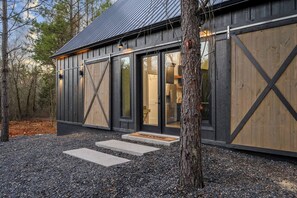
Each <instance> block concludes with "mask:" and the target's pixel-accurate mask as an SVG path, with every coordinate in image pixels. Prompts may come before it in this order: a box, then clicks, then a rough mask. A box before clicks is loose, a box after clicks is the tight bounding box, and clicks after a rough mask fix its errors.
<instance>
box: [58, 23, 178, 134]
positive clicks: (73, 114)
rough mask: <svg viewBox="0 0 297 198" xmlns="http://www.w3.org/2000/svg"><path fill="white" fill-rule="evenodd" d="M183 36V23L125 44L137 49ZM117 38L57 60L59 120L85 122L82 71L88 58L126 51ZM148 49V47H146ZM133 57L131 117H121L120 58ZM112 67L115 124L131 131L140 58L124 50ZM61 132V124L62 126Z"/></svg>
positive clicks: (133, 125)
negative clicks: (136, 76)
mask: <svg viewBox="0 0 297 198" xmlns="http://www.w3.org/2000/svg"><path fill="white" fill-rule="evenodd" d="M180 38H181V30H180V27H174V28H173V29H172V28H171V27H168V28H166V29H163V30H161V31H157V32H144V33H141V34H140V35H138V38H137V39H136V38H130V39H127V40H123V45H124V48H132V49H133V50H137V49H143V48H146V47H152V46H155V45H159V44H162V43H168V42H174V41H178V40H179V39H180ZM117 44H118V43H117V42H115V43H112V44H110V45H106V46H101V47H98V48H95V49H92V50H90V51H88V52H84V53H81V54H76V55H72V56H69V57H66V58H63V59H58V60H57V104H58V105H57V120H58V122H60V123H68V124H81V123H82V122H83V119H84V107H83V104H84V102H83V100H84V97H83V93H84V78H83V77H82V76H80V74H79V71H80V68H81V66H82V64H83V63H84V61H86V60H90V59H97V58H98V59H100V58H103V57H106V56H109V55H113V54H118V53H121V52H122V51H121V50H120V49H118V47H117ZM143 53H145V51H143ZM126 56H129V57H130V61H131V100H132V101H131V110H132V117H131V119H122V118H121V117H120V102H121V101H120V98H119V96H120V89H121V87H120V86H121V84H120V79H121V78H120V74H121V68H120V58H122V57H126ZM111 67H112V95H113V96H117V97H112V128H113V129H114V130H117V131H123V132H131V131H134V130H135V128H136V123H135V118H136V104H135V103H136V102H135V100H136V99H135V98H136V93H135V86H134V85H135V83H137V82H136V79H135V67H136V61H135V59H134V53H130V54H127V55H126V54H122V55H119V56H113V57H112V58H111ZM61 70H62V71H63V72H62V73H63V79H58V74H59V73H60V72H61ZM58 133H59V128H58Z"/></svg>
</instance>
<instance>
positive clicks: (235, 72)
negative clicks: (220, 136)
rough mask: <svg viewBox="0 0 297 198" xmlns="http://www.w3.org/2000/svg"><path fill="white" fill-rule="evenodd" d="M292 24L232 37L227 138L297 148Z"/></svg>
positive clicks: (296, 40) (296, 34)
mask: <svg viewBox="0 0 297 198" xmlns="http://www.w3.org/2000/svg"><path fill="white" fill-rule="evenodd" d="M296 55H297V25H296V24H293V25H287V26H281V27H276V28H271V29H265V30H261V31H255V32H250V33H244V34H240V35H233V36H232V37H231V134H230V142H231V143H232V144H236V145H244V146H252V147H258V148H265V149H274V150H280V151H290V152H297V113H296V111H297V57H296Z"/></svg>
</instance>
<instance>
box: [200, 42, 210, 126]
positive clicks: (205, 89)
mask: <svg viewBox="0 0 297 198" xmlns="http://www.w3.org/2000/svg"><path fill="white" fill-rule="evenodd" d="M208 46H209V43H208V41H205V42H201V55H202V57H201V72H202V101H201V113H202V120H208V121H210V111H211V108H210V101H211V83H210V70H209V50H208Z"/></svg>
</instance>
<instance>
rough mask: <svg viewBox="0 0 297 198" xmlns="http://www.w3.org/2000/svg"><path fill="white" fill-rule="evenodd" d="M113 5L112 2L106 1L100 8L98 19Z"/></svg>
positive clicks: (97, 14)
mask: <svg viewBox="0 0 297 198" xmlns="http://www.w3.org/2000/svg"><path fill="white" fill-rule="evenodd" d="M111 5H112V3H111V1H110V0H106V1H105V2H104V3H101V4H100V7H99V9H98V11H97V13H96V17H97V16H100V15H101V14H102V13H103V12H104V11H106V10H107V9H108V8H109V7H110V6H111Z"/></svg>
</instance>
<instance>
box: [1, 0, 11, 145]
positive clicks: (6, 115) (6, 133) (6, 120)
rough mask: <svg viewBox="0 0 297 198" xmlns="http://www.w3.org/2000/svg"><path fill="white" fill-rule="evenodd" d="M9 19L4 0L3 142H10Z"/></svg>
mask: <svg viewBox="0 0 297 198" xmlns="http://www.w3.org/2000/svg"><path fill="white" fill-rule="evenodd" d="M7 42H8V19H7V0H2V72H1V73H2V89H1V99H2V100H1V115H2V130H1V141H2V142H6V141H8V140H9V112H8V94H7V73H8V65H7V63H8V53H7Z"/></svg>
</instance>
